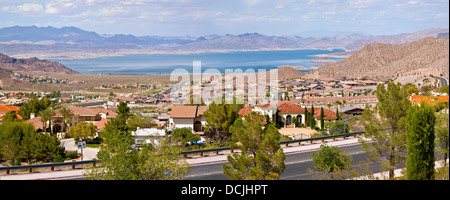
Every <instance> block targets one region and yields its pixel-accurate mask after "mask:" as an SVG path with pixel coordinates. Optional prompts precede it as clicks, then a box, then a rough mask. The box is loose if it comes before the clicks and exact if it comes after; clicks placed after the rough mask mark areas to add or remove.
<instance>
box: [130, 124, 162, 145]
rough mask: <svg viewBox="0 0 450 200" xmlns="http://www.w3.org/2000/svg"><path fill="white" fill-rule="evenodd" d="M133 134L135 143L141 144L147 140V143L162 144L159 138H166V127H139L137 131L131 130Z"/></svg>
mask: <svg viewBox="0 0 450 200" xmlns="http://www.w3.org/2000/svg"><path fill="white" fill-rule="evenodd" d="M131 135H132V136H134V143H135V144H141V143H142V142H145V143H146V144H153V145H155V144H156V145H157V144H160V142H159V140H161V139H165V138H166V130H165V129H157V128H143V129H141V128H139V127H137V129H136V131H131Z"/></svg>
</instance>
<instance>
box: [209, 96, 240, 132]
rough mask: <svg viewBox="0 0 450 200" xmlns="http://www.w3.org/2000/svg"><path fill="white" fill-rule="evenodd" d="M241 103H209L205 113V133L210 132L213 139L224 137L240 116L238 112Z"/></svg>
mask: <svg viewBox="0 0 450 200" xmlns="http://www.w3.org/2000/svg"><path fill="white" fill-rule="evenodd" d="M239 108H240V105H237V104H224V103H223V102H222V104H216V103H215V102H213V103H211V104H209V107H208V110H207V111H205V112H204V113H203V115H204V116H205V120H206V124H205V133H209V134H210V135H211V137H212V138H213V139H216V140H219V139H222V136H223V135H228V134H229V133H230V130H229V128H230V127H231V125H232V124H233V123H234V122H235V120H236V119H237V118H239V114H238V113H237V112H238V110H239Z"/></svg>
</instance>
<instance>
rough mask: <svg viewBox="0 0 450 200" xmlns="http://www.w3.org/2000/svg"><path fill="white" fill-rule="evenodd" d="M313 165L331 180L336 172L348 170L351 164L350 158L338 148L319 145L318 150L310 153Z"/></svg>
mask: <svg viewBox="0 0 450 200" xmlns="http://www.w3.org/2000/svg"><path fill="white" fill-rule="evenodd" d="M312 160H313V165H314V167H315V168H316V169H317V170H318V171H325V172H328V173H329V174H330V176H331V178H333V172H334V171H336V170H348V169H350V168H351V164H352V162H353V158H352V156H350V155H349V154H348V153H347V152H345V151H342V150H340V149H339V148H338V147H330V146H328V145H327V144H322V145H320V150H319V151H315V152H313V153H312Z"/></svg>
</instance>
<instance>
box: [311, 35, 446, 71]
mask: <svg viewBox="0 0 450 200" xmlns="http://www.w3.org/2000/svg"><path fill="white" fill-rule="evenodd" d="M448 67H449V38H448V37H445V38H440V39H436V38H433V37H428V38H425V39H422V40H419V41H416V42H411V43H408V44H404V45H389V44H380V43H375V44H369V45H367V46H365V47H364V48H362V49H361V50H360V51H358V52H356V53H355V54H353V55H352V56H350V57H349V58H347V59H345V60H343V61H340V62H337V63H330V64H326V65H323V66H322V67H320V68H319V69H317V70H315V71H313V72H310V73H308V74H307V75H305V76H304V77H317V76H320V77H335V76H346V77H351V78H361V77H364V76H369V77H394V76H397V75H404V74H407V73H409V72H411V71H414V70H418V69H424V68H428V69H433V70H435V71H436V70H437V71H438V72H439V73H441V74H443V75H444V77H446V78H448V77H449V69H448Z"/></svg>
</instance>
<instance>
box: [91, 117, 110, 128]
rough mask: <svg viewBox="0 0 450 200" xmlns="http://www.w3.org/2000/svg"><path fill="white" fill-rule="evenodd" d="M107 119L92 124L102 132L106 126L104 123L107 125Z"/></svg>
mask: <svg viewBox="0 0 450 200" xmlns="http://www.w3.org/2000/svg"><path fill="white" fill-rule="evenodd" d="M108 121H109V119H101V120H100V121H97V122H95V123H94V125H95V126H96V127H97V130H98V131H100V130H103V129H104V128H105V126H106V123H108Z"/></svg>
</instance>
